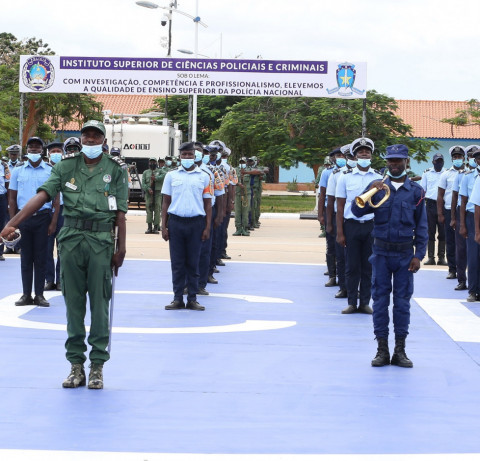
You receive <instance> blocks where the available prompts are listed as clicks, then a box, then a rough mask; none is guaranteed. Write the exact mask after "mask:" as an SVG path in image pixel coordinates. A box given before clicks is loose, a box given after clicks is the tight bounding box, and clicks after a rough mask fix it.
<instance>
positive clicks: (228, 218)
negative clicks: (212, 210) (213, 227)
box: [220, 212, 232, 258]
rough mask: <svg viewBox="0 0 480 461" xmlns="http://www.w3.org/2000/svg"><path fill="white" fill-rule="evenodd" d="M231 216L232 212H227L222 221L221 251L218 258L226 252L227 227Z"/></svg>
mask: <svg viewBox="0 0 480 461" xmlns="http://www.w3.org/2000/svg"><path fill="white" fill-rule="evenodd" d="M231 215H232V212H228V213H227V214H226V216H225V218H224V220H223V223H222V226H223V229H222V232H223V235H222V248H221V251H220V258H221V257H222V255H223V254H224V253H226V252H227V240H228V225H229V224H230V217H231Z"/></svg>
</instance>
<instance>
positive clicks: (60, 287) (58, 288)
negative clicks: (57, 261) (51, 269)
mask: <svg viewBox="0 0 480 461" xmlns="http://www.w3.org/2000/svg"><path fill="white" fill-rule="evenodd" d="M55 290H57V291H62V284H61V283H60V282H57V284H56V285H55Z"/></svg>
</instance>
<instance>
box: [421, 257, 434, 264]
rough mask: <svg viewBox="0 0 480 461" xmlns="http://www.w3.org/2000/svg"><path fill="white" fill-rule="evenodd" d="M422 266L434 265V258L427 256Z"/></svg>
mask: <svg viewBox="0 0 480 461" xmlns="http://www.w3.org/2000/svg"><path fill="white" fill-rule="evenodd" d="M423 265H424V266H435V265H436V263H435V258H428V259H427V260H426V261H425V262H424V263H423Z"/></svg>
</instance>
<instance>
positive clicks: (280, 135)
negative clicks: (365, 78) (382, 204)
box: [213, 91, 438, 173]
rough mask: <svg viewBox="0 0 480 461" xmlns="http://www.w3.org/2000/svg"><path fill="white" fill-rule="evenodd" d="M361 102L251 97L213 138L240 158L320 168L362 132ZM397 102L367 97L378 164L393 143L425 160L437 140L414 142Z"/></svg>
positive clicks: (369, 128)
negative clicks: (333, 152) (330, 155)
mask: <svg viewBox="0 0 480 461" xmlns="http://www.w3.org/2000/svg"><path fill="white" fill-rule="evenodd" d="M362 106H363V101H362V100H361V99H352V100H343V99H338V98H337V99H329V98H254V97H252V98H246V99H244V100H243V101H241V102H239V103H236V104H235V105H233V106H232V107H231V110H230V111H229V112H228V113H227V114H226V115H225V116H224V117H223V119H222V123H221V125H220V128H219V129H218V130H217V131H216V132H215V133H214V134H213V135H214V136H215V137H217V138H219V139H222V140H224V141H225V142H226V143H227V144H228V145H229V146H231V147H232V148H233V150H234V152H236V153H237V156H238V157H240V156H243V155H247V156H250V155H257V156H258V157H260V159H261V161H262V162H263V163H265V164H271V163H273V164H275V165H278V166H281V167H284V168H287V169H288V168H290V167H292V166H297V165H298V163H299V162H303V163H306V164H307V165H308V166H310V167H312V168H314V171H315V173H316V170H317V168H318V165H319V164H323V159H324V157H325V155H326V154H327V153H328V152H329V151H330V150H332V148H334V147H338V146H342V145H345V144H348V143H350V142H351V141H353V139H355V138H358V137H360V136H361V134H362V111H363V107H362ZM396 109H397V104H396V102H395V100H394V99H393V98H390V97H388V96H386V95H383V94H379V93H377V92H376V91H369V92H368V93H367V136H368V137H370V138H371V139H373V140H374V142H375V151H376V154H377V155H376V156H375V158H374V161H373V165H374V166H380V165H382V166H383V164H384V162H383V160H382V159H381V158H380V157H379V155H378V154H380V153H382V152H385V149H386V147H387V146H388V145H391V144H397V143H402V144H406V145H407V146H408V147H409V148H410V149H411V151H412V152H413V157H414V158H415V159H417V160H420V161H421V160H425V159H426V155H427V153H428V152H429V151H430V149H431V148H433V147H438V144H437V143H436V142H434V141H429V140H425V139H412V137H413V134H412V128H411V127H410V126H409V125H406V124H405V123H404V122H403V120H402V119H401V118H400V117H398V116H397V115H396V114H395V110H396Z"/></svg>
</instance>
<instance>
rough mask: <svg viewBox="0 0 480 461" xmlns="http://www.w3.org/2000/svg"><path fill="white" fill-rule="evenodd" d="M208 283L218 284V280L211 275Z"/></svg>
mask: <svg viewBox="0 0 480 461" xmlns="http://www.w3.org/2000/svg"><path fill="white" fill-rule="evenodd" d="M207 282H208V283H218V280H217V279H216V278H215V277H214V276H213V275H209V276H208V280H207Z"/></svg>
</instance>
